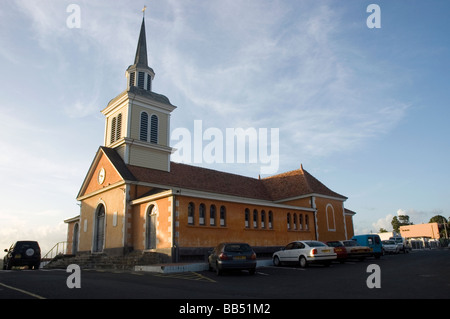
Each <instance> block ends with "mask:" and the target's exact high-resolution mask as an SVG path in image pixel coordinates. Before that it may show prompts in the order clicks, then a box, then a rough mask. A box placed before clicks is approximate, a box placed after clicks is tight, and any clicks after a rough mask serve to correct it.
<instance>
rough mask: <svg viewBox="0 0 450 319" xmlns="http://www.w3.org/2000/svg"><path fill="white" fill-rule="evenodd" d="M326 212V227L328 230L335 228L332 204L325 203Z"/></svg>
mask: <svg viewBox="0 0 450 319" xmlns="http://www.w3.org/2000/svg"><path fill="white" fill-rule="evenodd" d="M326 214H327V227H328V230H336V224H335V219H334V208H333V205H331V204H328V205H327V208H326Z"/></svg>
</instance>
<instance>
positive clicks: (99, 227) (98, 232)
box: [93, 204, 105, 252]
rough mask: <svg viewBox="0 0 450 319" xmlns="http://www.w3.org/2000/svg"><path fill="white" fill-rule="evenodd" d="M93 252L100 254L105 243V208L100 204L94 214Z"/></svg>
mask: <svg viewBox="0 0 450 319" xmlns="http://www.w3.org/2000/svg"><path fill="white" fill-rule="evenodd" d="M94 232H95V233H94V239H95V240H94V247H93V248H94V249H93V251H94V252H102V251H103V245H104V242H105V206H103V205H102V204H100V205H99V206H98V207H97V212H96V214H95V228H94Z"/></svg>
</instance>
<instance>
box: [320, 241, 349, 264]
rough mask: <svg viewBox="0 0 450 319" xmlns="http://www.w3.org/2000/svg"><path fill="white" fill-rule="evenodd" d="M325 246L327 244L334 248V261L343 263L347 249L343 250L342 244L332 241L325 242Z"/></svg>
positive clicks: (346, 255)
mask: <svg viewBox="0 0 450 319" xmlns="http://www.w3.org/2000/svg"><path fill="white" fill-rule="evenodd" d="M325 244H327V245H328V246H330V247H333V248H334V252H335V253H336V259H337V260H338V261H339V262H341V263H343V262H344V261H345V260H346V259H347V257H348V254H347V249H346V248H345V246H344V244H343V243H341V242H340V241H339V240H334V241H327V242H326V243H325Z"/></svg>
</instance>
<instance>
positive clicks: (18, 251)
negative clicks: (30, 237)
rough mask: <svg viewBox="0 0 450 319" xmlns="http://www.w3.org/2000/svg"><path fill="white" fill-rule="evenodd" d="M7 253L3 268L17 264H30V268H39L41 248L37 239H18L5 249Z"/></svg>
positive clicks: (7, 268)
mask: <svg viewBox="0 0 450 319" xmlns="http://www.w3.org/2000/svg"><path fill="white" fill-rule="evenodd" d="M5 252H6V253H7V254H6V255H5V257H4V258H3V269H4V270H5V269H6V270H9V269H11V268H12V267H15V266H28V267H29V268H30V269H39V265H40V264H41V248H40V247H39V244H38V242H37V241H18V242H16V243H15V244H13V245H11V247H10V248H9V249H5Z"/></svg>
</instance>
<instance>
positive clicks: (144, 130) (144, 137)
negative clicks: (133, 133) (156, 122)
mask: <svg viewBox="0 0 450 319" xmlns="http://www.w3.org/2000/svg"><path fill="white" fill-rule="evenodd" d="M139 139H140V140H141V141H145V142H147V141H148V114H147V112H142V113H141V128H140V132H139Z"/></svg>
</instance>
